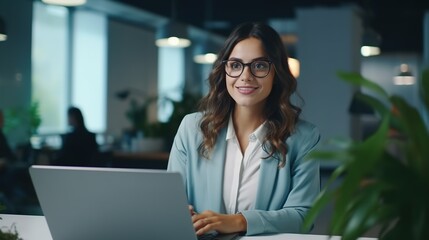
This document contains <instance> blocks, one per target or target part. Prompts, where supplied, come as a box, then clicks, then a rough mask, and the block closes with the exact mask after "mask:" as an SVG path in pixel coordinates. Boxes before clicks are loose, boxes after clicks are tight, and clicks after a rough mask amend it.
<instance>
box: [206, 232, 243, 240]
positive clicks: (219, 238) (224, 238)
mask: <svg viewBox="0 0 429 240" xmlns="http://www.w3.org/2000/svg"><path fill="white" fill-rule="evenodd" d="M238 236H239V235H238V234H226V235H222V234H220V235H219V234H217V233H207V234H204V235H200V236H198V240H231V239H236V238H237V237H238Z"/></svg>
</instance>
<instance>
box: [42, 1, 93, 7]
mask: <svg viewBox="0 0 429 240" xmlns="http://www.w3.org/2000/svg"><path fill="white" fill-rule="evenodd" d="M42 2H44V3H46V4H54V5H61V6H67V7H73V6H79V5H83V4H85V3H86V0H42Z"/></svg>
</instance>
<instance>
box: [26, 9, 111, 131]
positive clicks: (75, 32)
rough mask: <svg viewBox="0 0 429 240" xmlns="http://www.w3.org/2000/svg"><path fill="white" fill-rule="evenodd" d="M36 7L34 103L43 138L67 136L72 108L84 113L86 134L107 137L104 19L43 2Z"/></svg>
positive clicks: (34, 23)
mask: <svg viewBox="0 0 429 240" xmlns="http://www.w3.org/2000/svg"><path fill="white" fill-rule="evenodd" d="M33 6H34V10H33V11H34V13H33V43H32V71H33V76H32V99H33V101H38V102H39V106H40V114H41V117H42V124H41V126H40V128H39V133H41V134H45V133H58V132H64V131H66V130H67V108H68V107H69V106H71V105H74V106H77V107H79V108H80V109H81V110H82V112H83V114H84V117H85V123H86V125H87V127H88V129H90V130H91V131H96V132H103V131H105V129H106V84H107V80H106V79H107V76H106V59H107V47H106V42H107V36H106V32H107V30H106V28H107V20H106V17H105V16H104V15H103V14H100V13H94V12H88V11H82V10H76V11H74V13H73V14H72V15H71V13H70V12H69V11H68V9H67V8H65V7H60V6H54V5H46V4H42V3H40V2H34V5H33ZM70 19H73V20H72V21H73V24H70V22H69V21H71V20H70ZM88 23H91V24H88ZM72 26H73V29H70V28H71V27H72Z"/></svg>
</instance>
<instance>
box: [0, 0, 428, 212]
mask: <svg viewBox="0 0 429 240" xmlns="http://www.w3.org/2000/svg"><path fill="white" fill-rule="evenodd" d="M50 1H52V0H50ZM50 1H48V0H46V1H45V2H42V1H41V0H34V1H33V0H0V39H1V40H3V41H0V109H2V110H3V112H4V113H5V126H4V129H3V132H4V133H5V135H6V138H7V141H8V143H9V144H10V146H11V148H12V149H13V151H14V152H15V154H16V159H15V160H14V165H19V166H24V169H25V167H26V166H28V165H29V164H51V163H53V162H52V159H55V154H56V150H57V149H59V148H60V147H61V144H62V143H61V134H63V133H65V132H67V131H68V124H67V114H66V112H67V109H68V107H69V106H76V107H78V108H80V109H81V110H82V113H83V115H84V117H85V123H86V127H87V128H88V130H90V131H92V132H94V133H96V134H97V142H98V144H99V146H100V155H99V156H97V158H96V159H95V160H94V162H93V164H92V165H97V166H114V167H115V166H118V167H144V168H165V166H166V163H167V159H168V151H169V148H170V146H171V141H172V137H173V136H174V134H175V131H176V130H177V126H178V123H179V122H180V120H181V117H183V115H184V114H186V113H189V112H192V111H195V106H196V102H197V100H198V99H199V98H200V97H201V96H203V95H204V94H205V93H206V92H207V88H208V87H207V83H206V79H207V76H208V73H209V72H210V70H211V68H212V62H213V59H216V55H215V54H216V51H217V50H218V49H219V48H220V47H221V46H222V44H223V42H224V41H225V39H226V37H227V35H228V34H229V33H230V31H231V30H232V28H233V27H235V26H236V25H237V24H239V23H241V22H244V21H262V22H266V23H268V24H270V25H271V26H272V27H274V28H275V29H276V30H277V31H278V32H279V33H280V35H281V37H282V40H283V42H284V44H285V46H286V48H287V50H288V52H289V55H290V59H289V63H290V66H291V68H292V70H293V72H294V75H295V76H296V77H297V79H298V86H299V94H300V95H301V96H302V97H303V99H304V101H305V104H304V105H303V106H302V107H303V114H302V117H303V118H304V119H307V120H309V121H311V122H313V123H315V124H316V125H317V126H318V127H319V129H320V131H321V134H322V143H323V142H326V141H327V140H328V139H331V138H334V137H349V138H352V139H356V140H359V139H364V138H365V137H367V136H368V135H369V134H370V133H371V132H372V131H373V130H374V128H375V127H376V126H377V122H378V120H377V119H376V117H375V116H374V114H373V113H372V112H371V111H368V109H366V108H365V106H363V105H362V104H361V103H359V102H356V101H354V99H353V96H354V93H355V92H357V91H365V90H362V89H356V88H354V87H352V86H351V85H349V84H346V83H344V82H342V81H341V80H339V78H338V77H337V72H338V71H348V72H358V73H361V74H362V75H363V76H365V77H366V78H368V79H371V80H373V81H375V82H377V83H378V84H380V85H381V86H383V87H384V88H385V89H386V90H387V91H388V92H389V93H391V94H398V95H401V96H403V97H404V98H405V99H407V101H409V103H411V104H412V105H413V106H415V107H416V108H417V109H418V110H419V111H421V112H423V111H424V108H423V106H422V104H421V102H420V99H419V97H418V94H419V87H420V86H419V79H420V75H421V72H422V69H423V68H424V67H429V2H428V1H421V0H408V1H400V0H379V1H370V0H364V1H358V0H354V1H352V0H349V1H344V0H343V1H341V0H313V1H311V0H289V1H271V0H266V1H250V0H247V1H245V0H236V1H226V0H217V1H214V0H158V1H142V0H117V1H114V0H86V1H84V0H78V3H77V4H80V5H76V6H65V5H62V4H58V3H56V4H52V3H51V2H50ZM66 4H67V5H68V4H71V0H70V1H66ZM169 34H176V37H182V38H186V40H185V41H181V39H179V38H175V39H171V38H170V40H169V41H168V40H164V41H162V40H161V39H162V38H164V37H170V35H169ZM159 40H161V41H159ZM168 44H173V45H168ZM201 54H202V55H201ZM204 54H205V55H204ZM207 54H208V55H207ZM352 103H353V104H352ZM424 116H425V117H426V119H425V120H426V123H428V115H427V113H425V115H424ZM321 147H323V144H322V145H321ZM0 166H1V165H0ZM335 166H336V163H335V162H326V163H323V165H322V171H326V175H328V174H329V171H330V170H332V168H333V167H335ZM24 185H25V184H24ZM26 188H27V190H25V189H26ZM23 189H24V190H23V191H24V192H25V191H28V189H31V186H26V187H25V186H24V187H23ZM30 191H31V190H30ZM18 195H19V194H18ZM33 201H37V199H36V200H34V199H33ZM12 205H13V204H12ZM10 209H15V212H23V213H31V210H28V208H27V209H26V208H19V207H15V208H10ZM23 209H24V210H23ZM12 212H13V211H12Z"/></svg>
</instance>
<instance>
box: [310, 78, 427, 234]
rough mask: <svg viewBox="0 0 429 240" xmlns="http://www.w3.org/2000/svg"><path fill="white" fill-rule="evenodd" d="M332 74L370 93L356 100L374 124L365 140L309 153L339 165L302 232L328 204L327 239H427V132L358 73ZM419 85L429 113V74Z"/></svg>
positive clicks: (409, 109) (396, 99)
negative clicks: (372, 234)
mask: <svg viewBox="0 0 429 240" xmlns="http://www.w3.org/2000/svg"><path fill="white" fill-rule="evenodd" d="M338 75H339V77H340V78H341V79H343V80H345V81H347V82H349V83H351V84H354V85H357V86H360V87H364V88H367V89H370V90H372V91H373V92H374V93H376V95H375V96H371V95H369V94H363V93H359V94H358V97H359V98H360V99H361V100H362V101H365V102H366V103H367V104H369V105H370V106H371V107H372V108H373V109H374V110H375V111H376V112H377V113H378V116H379V118H380V125H379V127H378V129H377V130H376V132H375V133H374V134H372V135H371V136H370V137H368V138H367V139H365V140H362V141H355V142H353V141H351V140H349V141H345V140H339V141H332V143H333V146H335V148H334V150H325V151H323V150H318V151H315V152H313V153H312V154H311V156H310V158H312V159H321V160H332V159H335V160H338V162H339V165H338V167H337V168H336V169H335V170H334V172H333V173H332V175H331V177H330V179H329V181H328V183H327V185H326V186H325V187H324V189H322V191H321V193H320V195H319V197H318V198H317V199H316V201H315V203H314V206H313V208H312V209H311V210H310V212H309V214H308V215H307V217H306V219H305V224H304V226H305V228H306V229H309V228H310V226H311V224H312V223H313V222H314V220H315V219H316V217H317V216H318V214H319V213H320V211H321V210H322V209H324V208H325V206H326V205H327V204H329V203H330V202H332V203H333V204H334V207H333V212H332V218H331V219H330V224H329V229H328V232H329V234H330V235H339V236H341V238H342V239H344V240H354V239H357V238H358V237H361V236H363V235H364V234H365V233H367V232H368V231H369V230H371V229H377V230H378V231H379V236H378V237H379V239H382V240H383V239H389V240H390V239H419V240H420V239H429V132H428V126H426V125H425V123H424V121H423V117H422V115H421V113H419V111H418V110H417V109H416V108H414V107H413V106H411V105H410V104H408V103H407V102H406V100H404V99H403V98H402V97H400V96H397V95H389V94H388V93H387V92H386V91H385V90H384V89H382V88H381V87H380V86H379V85H377V84H375V83H374V82H372V81H370V80H368V79H365V78H364V77H362V76H361V75H360V74H358V73H347V72H339V73H338ZM420 83H421V92H420V93H421V94H420V96H421V99H422V101H423V103H424V106H425V108H426V110H427V111H429V70H425V71H424V72H423V74H422V79H421V82H420ZM335 180H340V181H339V183H338V182H337V183H336V182H335Z"/></svg>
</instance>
